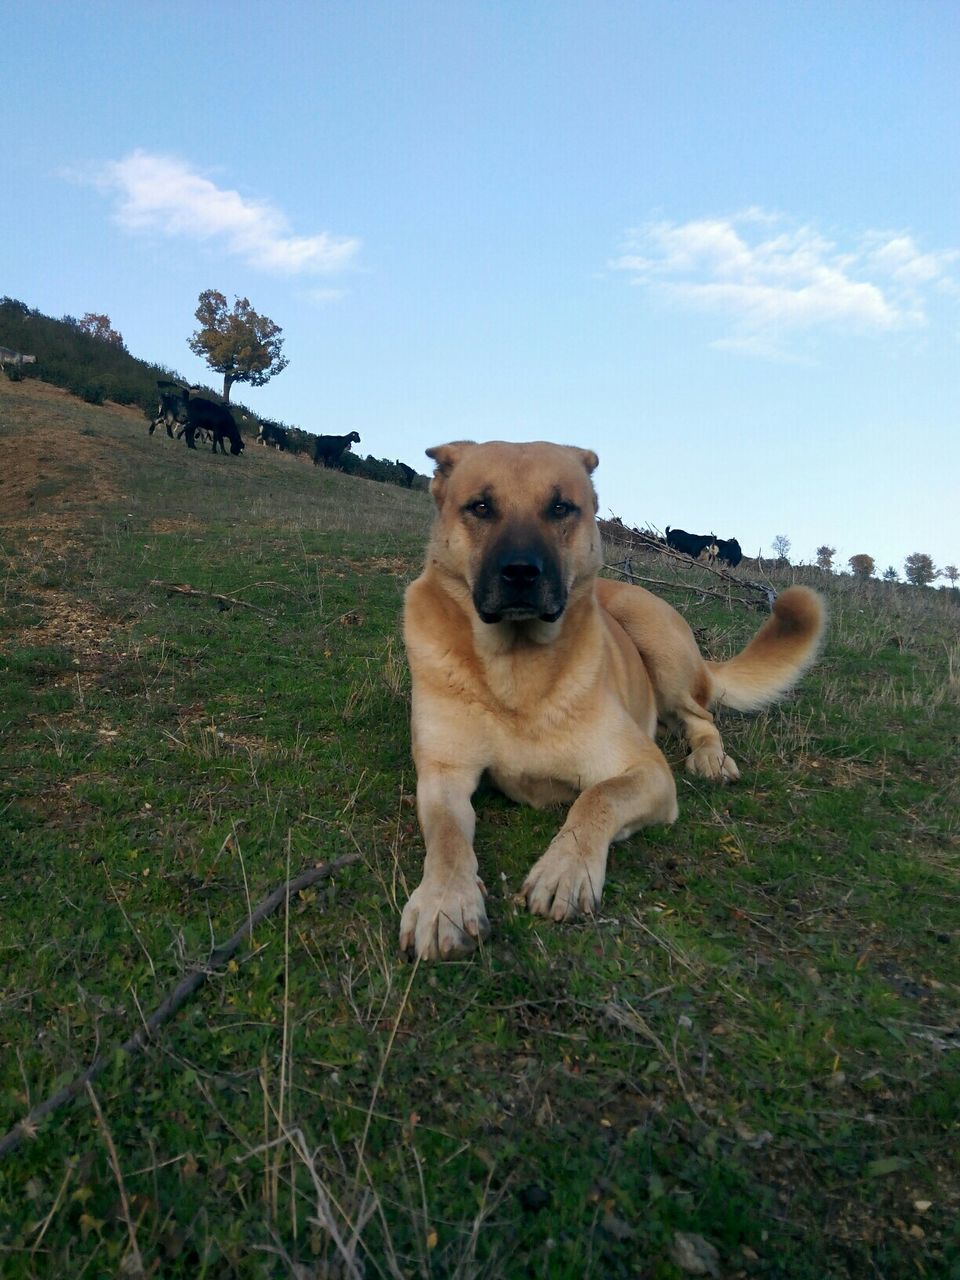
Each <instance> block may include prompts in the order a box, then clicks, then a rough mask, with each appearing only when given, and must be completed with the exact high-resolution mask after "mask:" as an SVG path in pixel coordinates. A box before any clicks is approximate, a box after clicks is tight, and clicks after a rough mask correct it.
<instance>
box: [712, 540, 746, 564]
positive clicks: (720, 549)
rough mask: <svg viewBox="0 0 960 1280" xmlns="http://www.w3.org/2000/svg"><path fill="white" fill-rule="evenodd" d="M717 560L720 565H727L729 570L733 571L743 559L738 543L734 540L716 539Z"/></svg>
mask: <svg viewBox="0 0 960 1280" xmlns="http://www.w3.org/2000/svg"><path fill="white" fill-rule="evenodd" d="M717 559H718V560H719V561H720V563H721V564H727V565H729V566H730V568H731V569H735V568H736V567H737V565H738V564H739V563H740V561H741V560H742V559H743V552H742V551H741V550H740V543H739V542H738V541H737V540H736V538H718V539H717Z"/></svg>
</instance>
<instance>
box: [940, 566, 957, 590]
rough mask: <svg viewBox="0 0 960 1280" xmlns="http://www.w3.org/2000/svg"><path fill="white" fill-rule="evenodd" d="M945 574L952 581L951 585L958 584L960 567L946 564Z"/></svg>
mask: <svg viewBox="0 0 960 1280" xmlns="http://www.w3.org/2000/svg"><path fill="white" fill-rule="evenodd" d="M943 576H944V577H945V578H946V580H947V581H948V582H949V583H950V585H951V587H955V586H956V585H957V579H958V578H960V569H958V568H957V566H956V565H955V564H948V565H944V567H943Z"/></svg>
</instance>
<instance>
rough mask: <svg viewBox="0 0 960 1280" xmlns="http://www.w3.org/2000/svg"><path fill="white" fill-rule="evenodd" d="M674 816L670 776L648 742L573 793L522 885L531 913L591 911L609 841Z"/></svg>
mask: <svg viewBox="0 0 960 1280" xmlns="http://www.w3.org/2000/svg"><path fill="white" fill-rule="evenodd" d="M676 817H677V789H676V785H675V783H674V781H673V775H672V774H671V772H670V768H669V766H668V764H667V762H666V760H665V759H664V758H663V756H662V755H661V753H660V751H659V749H658V748H657V747H655V746H654V745H653V744H652V743H651V744H650V748H649V750H648V751H647V752H646V753H645V756H644V759H643V760H642V761H641V762H640V763H638V764H636V765H634V766H633V767H632V768H629V769H627V770H626V771H625V772H624V773H620V774H617V776H616V777H614V778H608V779H607V780H606V781H604V782H599V783H597V784H596V785H595V786H591V787H587V789H586V790H585V791H583V792H582V793H581V794H580V795H579V796H578V797H577V799H576V800H575V801H574V803H573V805H572V806H571V808H570V812H569V813H568V814H567V820H566V822H565V823H564V824H563V827H562V828H561V829H560V831H559V832H558V833H557V835H556V836H555V837H554V839H553V840H552V841H551V843H550V847H549V848H548V849H547V851H546V853H545V854H544V855H543V857H542V858H540V860H539V861H538V862H536V863H535V864H534V866H533V867H532V868H531V870H530V873H529V875H528V876H527V878H526V880H525V881H524V883H523V890H522V892H523V894H524V896H525V898H526V901H527V906H528V907H529V909H530V910H531V911H532V912H533V914H534V915H538V916H549V917H550V918H551V919H553V920H572V919H573V918H574V917H575V916H577V915H579V914H581V913H583V914H586V915H591V914H592V913H593V912H594V911H596V910H597V908H598V907H599V906H600V896H601V894H602V893H603V883H604V880H605V879H606V874H607V853H608V851H609V848H610V842H611V841H612V840H617V839H626V837H627V836H629V835H631V834H632V833H633V832H634V831H637V830H639V828H640V827H647V826H651V825H652V824H653V823H656V822H674V821H675V820H676Z"/></svg>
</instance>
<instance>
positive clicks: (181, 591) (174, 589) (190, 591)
mask: <svg viewBox="0 0 960 1280" xmlns="http://www.w3.org/2000/svg"><path fill="white" fill-rule="evenodd" d="M147 586H148V587H159V588H160V589H161V590H163V591H166V593H167V595H171V596H201V597H202V598H203V599H204V600H216V602H217V604H219V605H220V606H221V607H222V608H224V609H231V608H232V607H233V606H234V605H239V607H240V608H241V609H253V610H254V612H255V613H262V614H265V615H266V617H268V618H275V617H276V616H277V615H276V614H275V613H271V612H270V610H269V609H261V608H260V606H259V605H258V604H251V603H250V602H249V600H238V599H237V597H236V596H224V595H221V594H220V592H218V591H201V590H199V589H198V588H197V587H191V586H190V584H189V582H164V581H163V580H162V579H161V578H151V579H150V581H149V582H148V583H147Z"/></svg>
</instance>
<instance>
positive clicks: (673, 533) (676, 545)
mask: <svg viewBox="0 0 960 1280" xmlns="http://www.w3.org/2000/svg"><path fill="white" fill-rule="evenodd" d="M716 543H717V535H716V534H715V533H708V534H701V533H687V532H686V531H685V530H683V529H671V528H670V526H669V525H667V546H668V547H671V548H672V549H673V550H674V551H679V552H680V553H681V554H682V555H685V556H691V557H692V558H693V559H694V560H696V558H697V556H699V554H700V552H701V551H703V550H704V549H705V548H707V547H713V546H716ZM714 554H716V553H715V552H714Z"/></svg>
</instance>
